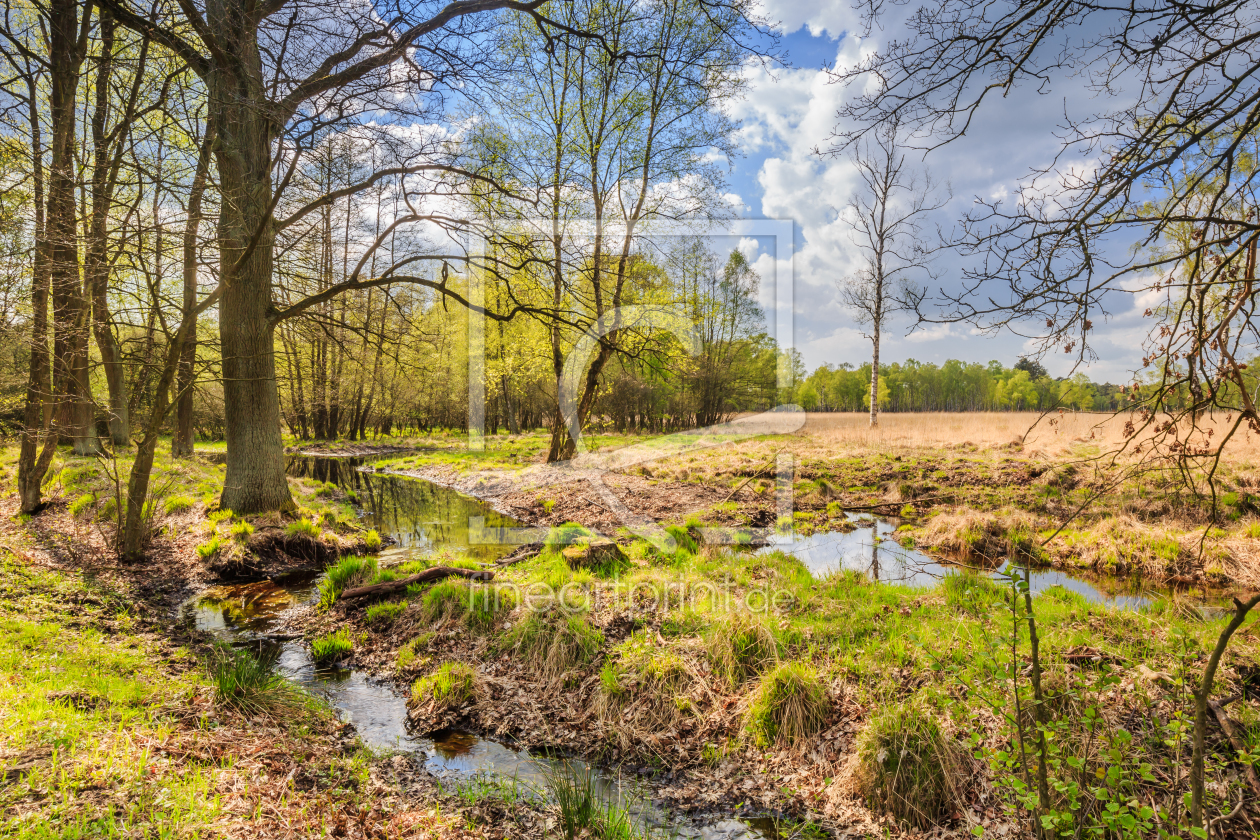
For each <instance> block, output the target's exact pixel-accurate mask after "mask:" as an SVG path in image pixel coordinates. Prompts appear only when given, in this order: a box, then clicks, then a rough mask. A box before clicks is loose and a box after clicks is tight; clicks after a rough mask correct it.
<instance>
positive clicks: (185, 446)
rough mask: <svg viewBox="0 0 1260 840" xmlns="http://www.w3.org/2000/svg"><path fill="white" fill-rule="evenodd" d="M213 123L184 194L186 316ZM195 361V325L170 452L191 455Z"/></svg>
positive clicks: (193, 289)
mask: <svg viewBox="0 0 1260 840" xmlns="http://www.w3.org/2000/svg"><path fill="white" fill-rule="evenodd" d="M214 134H215V132H214V122H213V121H211V122H208V123H207V124H206V136H205V139H204V140H202V141H201V150H200V151H199V152H198V154H197V171H196V173H194V175H193V183H192V191H191V192H190V193H189V195H188V221H187V222H186V223H185V225H184V312H185V313H186V314H185V317H192V318H196V317H197V316H196V315H190V314H188V313H192V312H193V310H194V308H195V307H196V306H197V236H198V233H199V231H200V229H201V201H202V197H203V196H204V194H205V191H206V181H207V180H208V178H209V177H210V151H211V149H212V147H213V145H214ZM196 361H197V325H196V324H193V326H192V329H191V330H190V331H189V332H188V334H187V337H186V338H185V339H184V343H183V346H182V347H181V348H180V355H179V379H178V385H177V386H176V397H175V399H176V406H175V434H174V436H173V437H172V438H171V454H172V455H174V456H175V457H176V458H191V457H192V454H193V386H194V384H195V382H196V372H195V371H194V369H193V366H194V365H195V363H196Z"/></svg>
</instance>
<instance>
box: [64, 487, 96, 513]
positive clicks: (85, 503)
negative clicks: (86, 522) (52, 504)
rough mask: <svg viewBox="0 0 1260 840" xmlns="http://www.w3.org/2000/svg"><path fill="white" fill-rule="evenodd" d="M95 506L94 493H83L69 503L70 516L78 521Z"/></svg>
mask: <svg viewBox="0 0 1260 840" xmlns="http://www.w3.org/2000/svg"><path fill="white" fill-rule="evenodd" d="M95 504H96V495H95V494H94V493H84V494H83V495H82V496H79V497H78V498H76V499H75V500H74V501H73V502H71V503H70V515H71V516H73V517H74V518H75V519H79V518H81V517H82V516H83V514H85V513H87V512H88V511H90V510H91V509H92V506H93V505H95Z"/></svg>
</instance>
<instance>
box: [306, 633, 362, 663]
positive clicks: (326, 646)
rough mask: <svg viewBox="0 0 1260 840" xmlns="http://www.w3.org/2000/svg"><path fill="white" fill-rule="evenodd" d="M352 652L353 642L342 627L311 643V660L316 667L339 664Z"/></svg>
mask: <svg viewBox="0 0 1260 840" xmlns="http://www.w3.org/2000/svg"><path fill="white" fill-rule="evenodd" d="M353 650H354V641H353V640H352V639H351V638H350V631H349V630H347V629H345V628H344V627H343V628H342V629H340V630H338V631H336V632H335V633H329V634H327V635H325V636H320V637H318V638H316V639H314V640H312V641H311V658H312V659H314V660H315V664H316V665H317V666H319V665H330V664H332V663H334V662H340V661H341V660H343V659H345V658H346V657H347V656H349V655H350V653H351V652H352V651H353Z"/></svg>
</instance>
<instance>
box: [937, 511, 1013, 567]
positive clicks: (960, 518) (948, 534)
mask: <svg viewBox="0 0 1260 840" xmlns="http://www.w3.org/2000/svg"><path fill="white" fill-rule="evenodd" d="M1036 534H1037V521H1036V519H1035V518H1034V517H1033V516H1032V514H1029V513H1027V512H1026V511H1022V510H1015V509H1006V510H1001V511H993V512H986V511H979V510H975V509H973V508H962V509H959V510H956V511H951V512H947V513H941V514H937V515H936V516H933V517H931V518H930V519H928V521H927V523H926V524H925V525H924V526H923V528H921V529H920V530H918V531H917V532H915V535H914V539H915V542H916V543H918V544H920V545H924V546H928V547H929V548H934V549H936V550H938V551H942V552H944V553H946V554H948V555H952V556H954V557H957V558H960V559H962V560H966V561H967V562H970V563H976V564H979V565H984V566H997V565H999V564H1000V563H1001V562H1002V561H1003V560H1004V559H1006V558H1007V557H1018V558H1023V559H1036V557H1037V551H1038V549H1037V545H1036Z"/></svg>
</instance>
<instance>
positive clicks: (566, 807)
mask: <svg viewBox="0 0 1260 840" xmlns="http://www.w3.org/2000/svg"><path fill="white" fill-rule="evenodd" d="M543 775H544V779H545V780H546V783H547V792H548V793H549V794H550V796H551V799H552V800H553V801H554V802H555V805H556V808H557V810H558V811H559V825H558V826H557V827H558V828H559V829H560V834H561V836H563V837H564V840H577V838H596V840H632V838H634V837H635V836H636V832H635V830H634V822H633V821H632V820H631V818H630V814H629V812H628V810H627V809H625V808H623V807H621V806H620V805H619V804H618V801H617V800H615V799H613V798H610V797H609V796H608V795H607V794H606V793H603V792H602V790H601V788H602V784H601V782H600V780H599V778H598V777H597V776H596V774H595V771H594V769H592V768H591V767H584V768H581V769H579V768H576V767H574V766H572V765H571V764H570V763H569V762H567V761H565V762H560V763H558V764H554V765H546V766H545V769H544V770H543ZM601 794H602V795H601Z"/></svg>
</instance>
